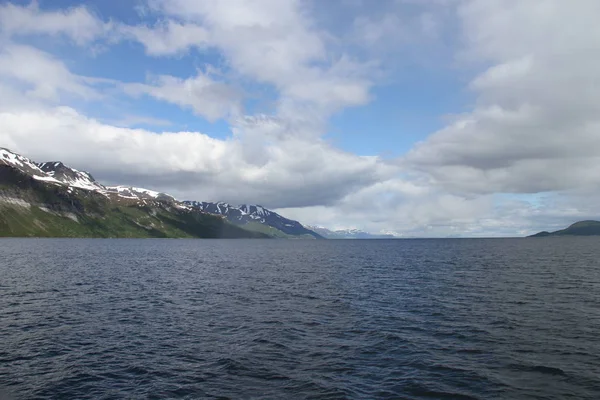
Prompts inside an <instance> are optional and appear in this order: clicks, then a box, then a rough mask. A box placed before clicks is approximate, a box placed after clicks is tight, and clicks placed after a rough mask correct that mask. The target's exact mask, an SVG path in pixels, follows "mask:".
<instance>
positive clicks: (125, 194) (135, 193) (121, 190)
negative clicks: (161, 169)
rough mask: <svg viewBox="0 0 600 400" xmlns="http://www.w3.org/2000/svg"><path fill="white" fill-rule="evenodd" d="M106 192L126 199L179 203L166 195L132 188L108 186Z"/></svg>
mask: <svg viewBox="0 0 600 400" xmlns="http://www.w3.org/2000/svg"><path fill="white" fill-rule="evenodd" d="M105 190H106V192H108V193H114V194H116V195H118V196H119V197H122V198H124V199H132V200H157V201H165V202H177V200H176V199H175V198H174V197H173V196H171V195H168V194H166V193H161V192H156V191H154V190H148V189H143V188H137V187H132V186H107V187H106V188H105Z"/></svg>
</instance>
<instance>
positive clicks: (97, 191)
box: [0, 149, 270, 238]
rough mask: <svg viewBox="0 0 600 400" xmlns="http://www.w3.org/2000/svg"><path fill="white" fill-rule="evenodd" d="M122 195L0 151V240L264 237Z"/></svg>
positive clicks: (160, 200) (161, 202) (145, 195)
mask: <svg viewBox="0 0 600 400" xmlns="http://www.w3.org/2000/svg"><path fill="white" fill-rule="evenodd" d="M46 171H47V172H46ZM122 192H124V191H123V190H121V191H119V190H118V189H115V190H114V191H111V188H105V187H104V186H102V185H100V184H99V183H97V182H95V180H94V179H93V178H92V176H91V175H90V174H88V173H84V172H80V171H77V170H74V169H71V168H68V167H66V166H64V165H62V163H58V162H55V163H43V164H39V165H38V164H36V163H34V162H32V161H31V160H29V159H27V158H25V157H22V156H20V155H17V154H15V153H12V152H10V151H9V150H7V149H0V236H36V237H182V238H184V237H189V238H192V237H196V238H267V237H270V236H269V235H267V234H265V233H260V232H252V231H249V230H246V229H243V228H242V227H239V226H236V225H234V224H231V223H229V222H228V221H226V220H225V219H224V218H222V217H220V216H215V215H210V214H207V213H200V212H197V211H194V210H192V209H191V208H189V207H186V206H184V205H183V204H181V203H179V202H177V201H175V200H174V199H173V198H172V197H171V196H167V195H165V196H164V197H163V196H160V195H156V194H155V193H156V192H152V191H147V190H145V189H136V190H132V191H129V192H126V194H125V195H124V194H122Z"/></svg>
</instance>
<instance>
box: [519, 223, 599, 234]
mask: <svg viewBox="0 0 600 400" xmlns="http://www.w3.org/2000/svg"><path fill="white" fill-rule="evenodd" d="M547 236H600V221H591V220H588V221H579V222H575V223H574V224H572V225H570V226H569V227H567V228H565V229H561V230H559V231H556V232H547V231H543V232H538V233H536V234H535V235H531V236H529V237H547Z"/></svg>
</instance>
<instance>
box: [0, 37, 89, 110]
mask: <svg viewBox="0 0 600 400" xmlns="http://www.w3.org/2000/svg"><path fill="white" fill-rule="evenodd" d="M0 81H4V83H5V84H6V85H7V86H10V87H13V89H15V88H19V89H22V90H21V92H24V93H23V94H24V95H25V96H27V97H30V98H33V99H37V100H45V101H58V100H59V98H60V94H61V93H62V94H67V95H70V96H76V97H79V98H83V99H94V98H98V97H99V94H98V93H97V92H96V91H95V90H94V89H93V88H92V87H91V86H90V84H93V82H94V81H95V80H94V79H90V78H86V77H83V76H79V75H76V74H73V73H72V72H71V71H69V69H68V68H67V67H66V66H65V65H64V63H63V62H62V61H60V60H58V59H56V58H55V57H53V56H52V55H50V54H48V53H46V52H43V51H41V50H38V49H36V48H34V47H31V46H24V45H16V44H9V45H7V46H4V47H3V48H2V49H1V50H0ZM19 85H20V86H19Z"/></svg>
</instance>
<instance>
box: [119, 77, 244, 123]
mask: <svg viewBox="0 0 600 400" xmlns="http://www.w3.org/2000/svg"><path fill="white" fill-rule="evenodd" d="M123 89H124V90H125V92H126V93H127V94H129V95H132V96H140V95H143V94H145V95H149V96H152V97H154V98H156V99H158V100H162V101H166V102H169V103H173V104H177V105H179V106H181V107H190V108H192V110H193V111H194V113H196V114H197V115H201V116H203V117H205V118H206V119H207V120H209V121H215V120H217V119H219V118H223V117H227V116H230V115H233V114H238V113H239V112H240V109H241V104H240V102H241V93H240V91H239V90H236V89H235V88H233V87H231V86H229V85H227V84H225V83H222V82H218V81H215V80H213V79H212V78H211V77H210V76H209V75H208V74H206V73H204V72H202V71H198V74H197V75H196V76H195V77H193V78H189V79H180V78H177V77H174V76H169V75H161V76H158V77H155V78H153V79H151V82H150V83H149V84H142V83H130V84H124V85H123Z"/></svg>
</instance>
